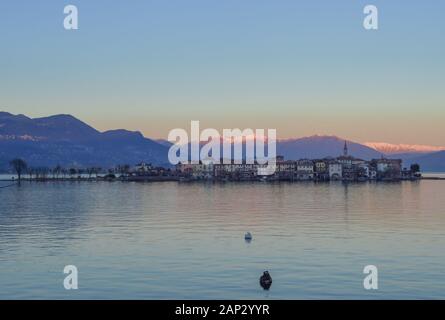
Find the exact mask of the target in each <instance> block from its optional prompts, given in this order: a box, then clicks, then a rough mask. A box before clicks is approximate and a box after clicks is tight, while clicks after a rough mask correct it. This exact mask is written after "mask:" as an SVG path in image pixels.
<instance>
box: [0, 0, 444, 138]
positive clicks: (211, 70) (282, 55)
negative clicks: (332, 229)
mask: <svg viewBox="0 0 445 320" xmlns="http://www.w3.org/2000/svg"><path fill="white" fill-rule="evenodd" d="M67 4H74V5H77V6H78V9H79V28H80V29H79V30H77V31H66V30H64V29H63V23H62V22H63V18H64V15H63V7H64V6H65V5H67ZM366 4H374V5H376V6H377V7H378V8H379V22H380V26H379V27H380V29H379V30H378V31H366V30H365V29H364V28H363V27H362V22H363V17H364V15H363V12H362V11H363V7H364V6H365V5H366ZM444 15H445V2H443V1H433V0H428V1H418V0H415V1H402V0H391V1H371V0H368V1H353V0H350V1H347V0H343V1H340V0H339V1H329V0H325V1H321V0H315V1H314V0H304V1H297V0H274V1H272V0H268V1H266V0H243V1H239V0H187V1H184V0H182V1H180V0H176V1H171V0H168V1H167V0H158V1H142V0H140V1H136V0H134V1H123V0H113V1H111V0H110V1H98V0H88V1H85V0H82V1H79V0H76V1H75V0H72V1H60V0H59V1H55V0H54V1H31V0H29V1H22V0H14V1H12V0H9V1H6V0H3V1H1V3H0V109H2V110H5V111H9V112H12V113H24V114H27V115H29V116H33V117H36V116H45V115H50V114H56V113H70V114H73V115H75V116H76V117H79V118H81V119H82V120H84V121H86V122H88V123H90V124H92V125H93V126H95V127H97V128H99V129H101V130H106V129H112V128H121V127H122V128H127V129H131V130H140V131H142V132H143V133H144V134H145V135H147V136H149V137H156V138H166V137H167V134H168V131H169V130H170V129H172V128H176V127H185V128H188V126H189V124H190V121H191V120H200V121H201V124H202V126H203V127H215V128H217V129H221V128H233V127H241V128H246V127H250V128H276V129H277V130H278V135H279V137H281V138H285V137H299V136H304V135H311V134H317V133H318V134H336V135H339V136H342V137H345V138H349V139H352V140H356V141H361V142H365V141H386V142H393V143H419V144H420V143H422V144H433V145H443V144H444V142H443V141H445V130H444V129H443V123H444V120H445V108H444V107H445V103H444V102H445V90H444V88H445V77H444V75H445V62H444V58H443V57H444V56H445V43H444V39H445V19H444Z"/></svg>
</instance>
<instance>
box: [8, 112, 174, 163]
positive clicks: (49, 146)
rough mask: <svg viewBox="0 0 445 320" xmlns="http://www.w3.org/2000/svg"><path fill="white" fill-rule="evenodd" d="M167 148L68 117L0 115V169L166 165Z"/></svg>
mask: <svg viewBox="0 0 445 320" xmlns="http://www.w3.org/2000/svg"><path fill="white" fill-rule="evenodd" d="M167 152H168V147H166V146H163V145H161V144H159V143H157V142H155V141H153V140H150V139H147V138H145V137H144V136H143V135H142V134H141V133H140V132H135V131H128V130H110V131H105V132H99V131H98V130H96V129H94V128H93V127H91V126H89V125H87V124H86V123H84V122H82V121H80V120H78V119H76V118H74V117H73V116H71V115H55V116H50V117H44V118H36V119H31V118H28V117H26V116H24V115H12V114H10V113H7V112H0V169H3V170H5V168H7V167H8V163H9V161H10V160H11V159H12V158H16V157H19V158H23V159H25V160H26V162H27V163H28V164H29V165H30V166H45V167H53V166H56V165H58V164H60V165H62V166H78V167H86V166H99V167H102V168H105V167H111V166H115V165H117V164H126V163H132V164H134V163H136V162H139V161H147V162H152V163H154V164H158V165H165V164H167V163H168V160H167Z"/></svg>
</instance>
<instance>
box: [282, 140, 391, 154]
mask: <svg viewBox="0 0 445 320" xmlns="http://www.w3.org/2000/svg"><path fill="white" fill-rule="evenodd" d="M344 144H345V140H344V139H341V138H339V137H336V136H318V135H317V136H311V137H305V138H300V139H287V140H281V141H279V142H278V145H277V154H279V155H283V156H284V157H285V159H303V158H307V159H321V158H325V157H338V156H340V155H342V154H343V147H344ZM347 146H348V153H349V154H350V155H352V156H354V157H356V158H361V159H364V160H370V159H375V158H380V157H381V156H382V153H380V152H378V151H377V150H375V149H372V148H370V147H367V146H365V145H362V144H360V143H356V142H352V141H347Z"/></svg>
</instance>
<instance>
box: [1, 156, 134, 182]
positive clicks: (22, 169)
mask: <svg viewBox="0 0 445 320" xmlns="http://www.w3.org/2000/svg"><path fill="white" fill-rule="evenodd" d="M9 164H10V167H11V169H12V170H13V171H14V173H16V174H17V177H18V180H19V181H20V180H21V179H22V178H23V176H25V175H26V176H27V178H28V179H30V180H34V179H35V180H39V179H48V178H52V179H67V178H70V179H74V178H81V177H84V176H85V175H87V176H88V178H89V179H91V178H93V177H95V178H97V177H98V175H99V174H101V173H102V174H106V175H107V176H114V175H115V174H117V173H118V174H120V175H121V176H125V175H128V174H129V172H130V168H131V167H130V165H128V164H124V165H119V166H117V167H116V168H112V169H103V168H101V167H86V168H74V167H71V168H65V167H62V166H60V165H57V166H55V167H54V168H48V167H31V166H29V165H28V164H27V163H26V161H25V160H23V159H19V158H17V159H13V160H11V161H10V163H9Z"/></svg>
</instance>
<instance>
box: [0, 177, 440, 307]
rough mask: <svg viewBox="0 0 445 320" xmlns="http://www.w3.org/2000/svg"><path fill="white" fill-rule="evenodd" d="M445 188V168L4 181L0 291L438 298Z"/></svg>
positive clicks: (20, 294)
mask: <svg viewBox="0 0 445 320" xmlns="http://www.w3.org/2000/svg"><path fill="white" fill-rule="evenodd" d="M5 184H7V183H6V182H0V186H1V185H5ZM444 195H445V181H420V182H401V183H378V184H376V183H364V184H349V185H344V184H341V183H331V184H313V183H295V184H285V183H283V184H260V183H256V184H249V183H246V184H236V183H233V184H178V183H175V182H172V183H150V184H137V183H121V182H114V183H106V182H81V183H78V182H71V183H70V182H60V183H23V184H22V186H20V187H18V186H12V187H8V188H2V189H0V298H2V299H17V298H25V299H42V298H56V299H66V298H68V299H78V298H93V299H130V298H136V299H263V298H264V299H278V298H284V299H296V298H299V299H313V298H333V299H344V298H359V299H376V298H384V299H395V298H419V299H426V298H433V299H434V298H441V299H445V250H444V247H445V197H444ZM246 231H250V232H251V233H252V234H253V241H252V242H251V243H246V242H245V241H244V233H245V232H246ZM69 264H74V265H76V266H77V268H78V269H79V290H77V291H73V290H71V291H67V290H65V289H64V288H63V279H64V276H65V275H64V274H63V268H64V266H65V265H69ZM368 264H374V265H376V266H378V268H379V290H377V291H373V292H369V291H366V290H364V289H363V285H362V282H363V278H364V275H363V273H362V271H363V267H364V266H365V265H368ZM264 270H269V271H270V273H271V274H272V277H273V281H274V282H273V285H272V288H271V290H270V291H268V292H266V291H263V290H262V289H261V288H260V286H259V284H258V278H259V276H260V275H261V273H262V271H264Z"/></svg>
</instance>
